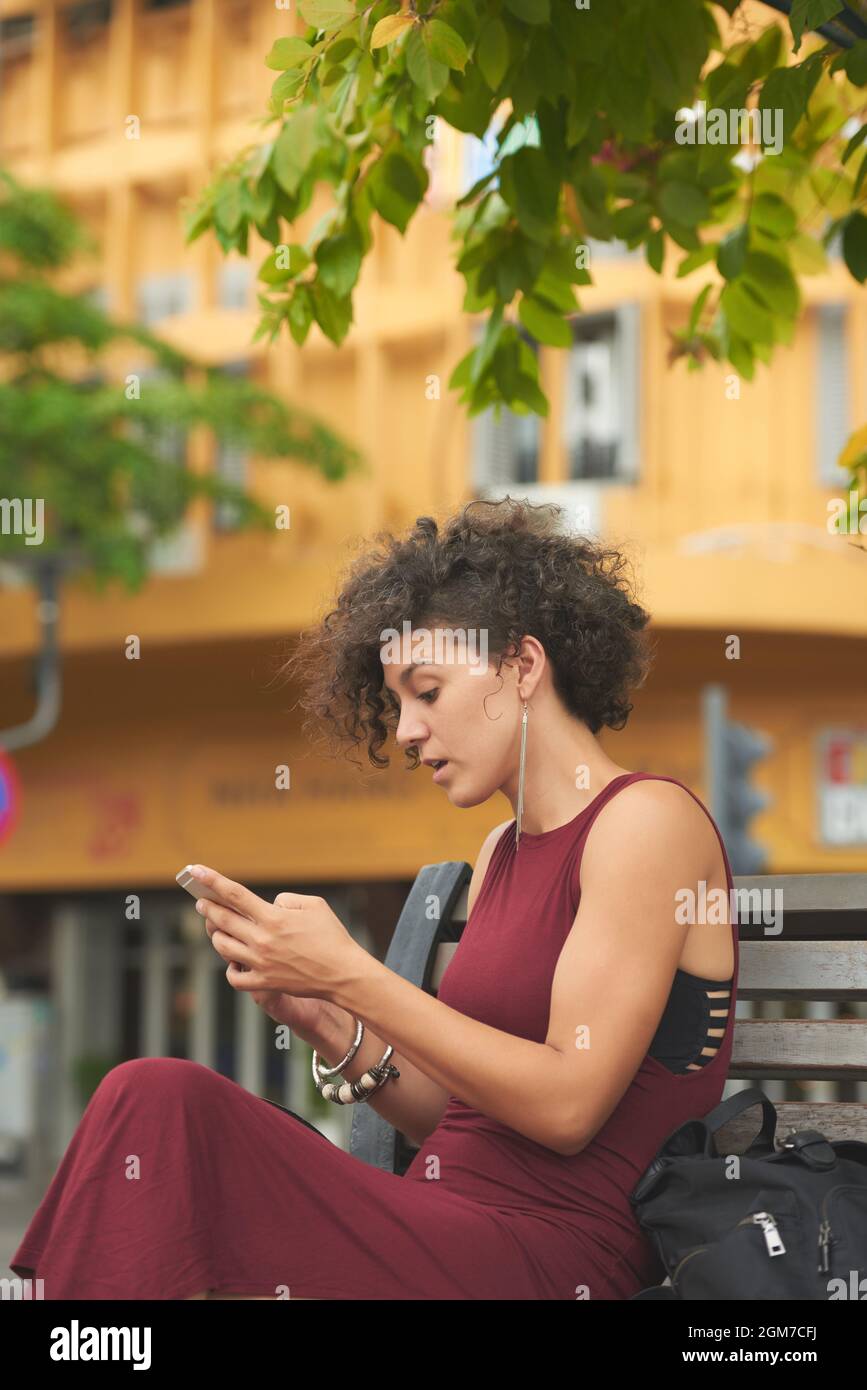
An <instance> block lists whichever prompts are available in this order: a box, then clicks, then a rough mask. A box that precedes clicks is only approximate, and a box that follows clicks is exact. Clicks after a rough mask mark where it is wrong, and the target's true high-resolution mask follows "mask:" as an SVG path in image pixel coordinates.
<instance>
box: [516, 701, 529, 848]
mask: <svg viewBox="0 0 867 1390" xmlns="http://www.w3.org/2000/svg"><path fill="white" fill-rule="evenodd" d="M528 713H529V707H528V705H527V701H526V700H525V701H524V713H523V715H522V716H521V758H520V761H519V763H518V813H517V816H516V818H515V849H517V848H518V845H519V843H520V840H521V818H522V816H523V814H524V763H525V761H526V757H527V715H528Z"/></svg>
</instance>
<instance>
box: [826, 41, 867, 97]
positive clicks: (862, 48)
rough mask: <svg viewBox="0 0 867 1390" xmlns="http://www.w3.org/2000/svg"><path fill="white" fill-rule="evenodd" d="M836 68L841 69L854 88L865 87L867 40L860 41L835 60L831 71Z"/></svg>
mask: <svg viewBox="0 0 867 1390" xmlns="http://www.w3.org/2000/svg"><path fill="white" fill-rule="evenodd" d="M838 67H840V68H842V69H843V71H844V72H845V74H846V76H847V77H848V79H849V81H850V82H853V83H854V84H855V86H856V87H863V86H865V85H867V39H861V40H860V41H859V42H858V43H856V44H853V45H852V47H851V48H850V49H849V50H848V51H847V52H846V53H842V54H841V55H840V57H839V58H837V59H835V61H834V64H833V67H832V71H835V70H836V69H837V68H838Z"/></svg>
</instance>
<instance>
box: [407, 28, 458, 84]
mask: <svg viewBox="0 0 867 1390" xmlns="http://www.w3.org/2000/svg"><path fill="white" fill-rule="evenodd" d="M406 68H407V72H408V73H409V75H410V77H411V78H412V80H413V82H414V83H415V85H416V86H417V87H418V89H419V91H420V92H423V93H424V95H425V96H426V97H427V99H428V101H435V100H436V98H437V97H438V96H439V94H440V92H441V91H442V90H443V88H444V87H446V86H447V85H448V80H449V70H448V68H447V67H446V65H445V63H440V62H438V61H437V59H436V58H434V57H432V55H431V53H430V51H429V49H428V47H427V44H426V43H425V41H424V37H423V35H422V32H421V26H420V25H416V27H415V28H414V29H413V31H412V33H411V34H410V36H409V38H408V39H407V41H406Z"/></svg>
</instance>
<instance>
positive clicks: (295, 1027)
mask: <svg viewBox="0 0 867 1390" xmlns="http://www.w3.org/2000/svg"><path fill="white" fill-rule="evenodd" d="M250 998H251V999H252V1000H253V1002H254V1003H255V1004H258V1005H259V1008H260V1009H261V1010H262V1011H263V1013H266V1014H267V1015H268V1017H269V1018H273V1020H274V1022H275V1023H285V1024H286V1026H287V1027H288V1028H291V1030H292V1032H293V1033H294V1034H295V1036H296V1037H298V1038H300V1039H301V1041H302V1042H306V1043H309V1044H310V1046H311V1047H312V1046H314V1042H313V1040H315V1039H317V1038H318V1037H319V1033H320V1030H321V1027H322V1023H323V1019H324V1010H325V1008H326V1007H327V1004H326V1001H325V1000H324V999H301V998H299V997H298V996H297V995H293V994H283V993H281V991H280V990H278V989H254V990H253V991H252V992H251V995H250Z"/></svg>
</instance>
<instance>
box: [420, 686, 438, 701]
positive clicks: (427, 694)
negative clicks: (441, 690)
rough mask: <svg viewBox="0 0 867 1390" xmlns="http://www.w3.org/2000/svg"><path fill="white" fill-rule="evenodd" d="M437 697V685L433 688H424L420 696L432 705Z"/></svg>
mask: <svg viewBox="0 0 867 1390" xmlns="http://www.w3.org/2000/svg"><path fill="white" fill-rule="evenodd" d="M436 697H437V690H436V687H434V689H433V690H423V691H422V692H421V694H420V695H419V697H418V698H419V699H420V700H427V702H428V704H430V705H432V704H433V702H434V700H435V699H436Z"/></svg>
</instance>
